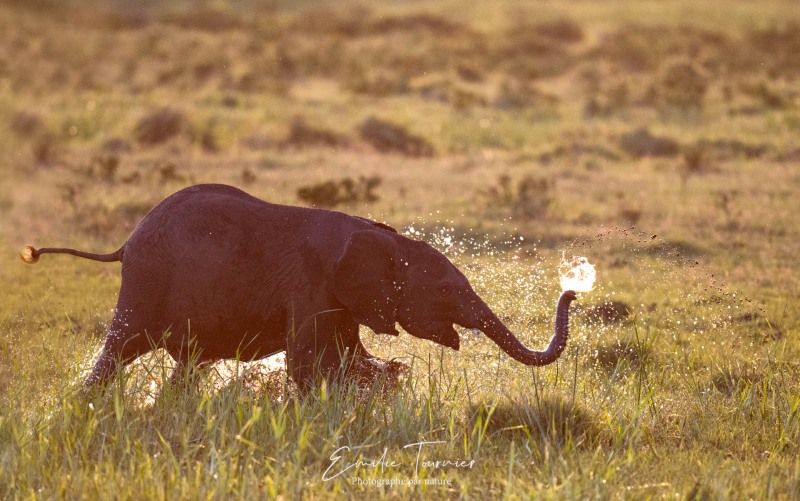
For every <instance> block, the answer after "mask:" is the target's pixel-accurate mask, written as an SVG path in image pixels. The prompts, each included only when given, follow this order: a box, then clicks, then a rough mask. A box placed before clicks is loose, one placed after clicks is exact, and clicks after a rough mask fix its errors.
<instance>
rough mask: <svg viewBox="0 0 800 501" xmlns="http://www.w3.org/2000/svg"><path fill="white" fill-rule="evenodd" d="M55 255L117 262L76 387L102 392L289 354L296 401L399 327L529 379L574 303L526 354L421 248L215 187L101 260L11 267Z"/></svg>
mask: <svg viewBox="0 0 800 501" xmlns="http://www.w3.org/2000/svg"><path fill="white" fill-rule="evenodd" d="M58 253H61V254H71V255H73V256H78V257H82V258H87V259H91V260H95V261H101V262H116V261H120V262H122V283H121V286H120V290H119V295H118V300H117V305H116V308H115V310H114V315H113V318H112V320H111V323H110V325H109V327H108V331H107V335H106V337H105V341H104V344H103V348H102V350H101V352H100V355H99V358H98V360H97V361H96V363H95V365H94V368H93V370H92V372H91V374H90V375H89V376H88V377H87V378H86V380H85V381H84V385H85V386H86V387H93V386H96V385H103V384H104V383H105V382H106V381H107V380H109V379H110V378H111V377H113V376H114V375H115V374H116V371H117V370H119V369H121V368H122V367H124V366H125V365H127V364H128V363H130V362H131V361H133V360H134V359H136V358H137V357H139V356H140V355H142V354H145V353H147V352H149V351H150V350H152V349H154V348H164V349H166V351H167V352H168V353H169V355H170V356H171V357H172V358H173V359H175V361H176V369H175V371H176V373H177V371H180V370H182V369H185V368H192V367H196V366H198V365H202V364H208V363H213V362H215V361H217V360H222V359H231V358H238V359H241V360H254V359H258V358H262V357H267V356H270V355H273V354H276V353H279V352H286V365H287V372H288V374H289V376H290V377H291V379H292V380H293V381H294V382H295V383H296V384H297V385H298V386H299V387H300V388H310V387H312V386H313V385H314V384H315V383H319V382H321V379H322V378H325V379H327V380H328V381H330V382H336V381H339V380H340V379H339V378H344V380H348V379H347V378H348V376H352V375H353V373H354V371H355V369H353V367H357V366H358V364H359V363H360V364H361V365H362V366H363V364H364V363H367V362H372V363H373V365H375V366H380V364H376V363H375V361H376V359H375V358H374V357H373V356H372V355H371V354H370V353H369V352H368V351H367V349H366V348H365V347H364V345H363V344H362V342H361V339H360V337H359V325H360V324H361V325H365V326H367V327H369V328H370V329H371V330H372V331H374V332H375V333H376V334H389V335H392V336H397V335H398V334H399V332H398V330H397V324H399V325H400V326H401V327H402V328H403V329H404V330H405V331H406V332H408V333H410V334H412V335H413V336H416V337H419V338H423V339H428V340H431V341H434V342H436V343H439V344H440V345H443V346H446V347H448V348H452V349H453V350H458V349H459V345H460V338H459V334H458V332H457V331H456V330H455V329H454V324H457V325H460V326H462V327H464V328H467V329H478V330H480V331H482V332H483V333H484V334H485V335H486V336H488V337H489V338H490V339H491V340H492V341H494V342H495V343H496V344H497V345H498V346H499V347H500V348H501V349H502V350H503V351H504V352H505V353H507V354H508V355H510V356H511V357H513V358H514V359H515V360H517V361H519V362H521V363H523V364H525V365H531V366H542V365H546V364H549V363H552V362H553V361H555V360H556V359H558V358H559V356H560V355H561V353H562V351H563V350H564V348H565V347H566V343H567V338H568V336H569V306H570V303H571V302H572V301H573V300H574V299H576V295H575V292H573V291H566V292H564V293H562V294H561V296H560V298H559V300H558V305H557V313H556V319H555V333H554V335H553V337H552V338H551V340H550V343H549V346H548V347H547V349H546V350H545V351H541V352H540V351H532V350H530V349H528V348H526V347H525V346H524V345H523V344H522V343H521V342H520V341H519V340H518V339H517V337H516V336H515V335H514V334H513V333H512V332H511V331H510V330H509V329H508V328H507V327H506V326H505V325H504V324H503V322H502V321H501V320H500V319H499V318H498V316H497V315H496V314H495V313H494V312H493V311H492V310H491V309H490V308H489V306H487V304H486V303H485V302H484V301H483V300H482V299H481V298H480V297H479V296H478V294H477V293H476V292H475V291H474V290H473V289H472V287H471V286H470V283H469V281H468V280H467V278H466V277H465V276H464V274H463V273H461V271H459V270H458V268H456V266H455V265H453V264H452V263H451V262H450V261H449V260H448V259H447V258H446V257H445V256H444V255H443V254H442V253H440V252H439V251H437V250H436V249H434V248H433V247H432V246H430V245H429V244H428V243H426V242H423V241H419V240H414V239H411V238H408V237H406V236H404V235H401V234H399V233H398V232H397V231H396V230H394V229H393V228H391V227H390V226H388V225H386V224H382V223H378V222H375V221H371V220H368V219H364V218H361V217H356V216H350V215H347V214H344V213H341V212H336V211H332V210H325V209H319V208H307V207H294V206H288V205H278V204H273V203H269V202H266V201H263V200H260V199H258V198H255V197H253V196H251V195H249V194H247V193H245V192H244V191H242V190H240V189H238V188H235V187H232V186H226V185H221V184H199V185H194V186H190V187H187V188H184V189H182V190H180V191H178V192H176V193H174V194H172V195H170V196H169V197H167V198H166V199H164V200H163V201H162V202H160V203H159V204H158V205H157V206H156V207H154V208H153V209H152V210H151V211H150V212H149V213H148V214H147V215H145V217H144V218H143V219H142V220H141V221H140V222H139V224H138V225H137V226H136V228H135V229H134V230H133V232H132V233H131V235H130V237H129V238H128V240H127V241H126V242H125V243H124V244H123V245H122V247H120V248H119V249H118V250H117V251H115V252H112V253H110V254H94V253H90V252H84V251H79V250H76V249H70V248H40V249H36V248H34V247H32V246H28V247H26V248H25V249H24V250H23V251H22V252H21V253H20V255H21V257H22V259H23V260H24V261H26V262H28V263H34V262H36V261H38V260H39V258H40V256H41V255H43V254H58ZM348 360H355V361H356V362H358V363H356V364H355V365H353V364H348V363H346V362H347V361H348ZM190 361H191V362H190ZM356 372H357V371H356ZM362 372H363V371H362ZM362 375H363V374H362ZM355 376H356V377H357V376H358V374H355Z"/></svg>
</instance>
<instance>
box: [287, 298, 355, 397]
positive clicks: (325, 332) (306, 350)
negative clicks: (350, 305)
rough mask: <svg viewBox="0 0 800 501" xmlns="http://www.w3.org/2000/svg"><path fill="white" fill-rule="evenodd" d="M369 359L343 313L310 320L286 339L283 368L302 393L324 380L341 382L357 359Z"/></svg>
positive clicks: (325, 313) (326, 313)
mask: <svg viewBox="0 0 800 501" xmlns="http://www.w3.org/2000/svg"><path fill="white" fill-rule="evenodd" d="M365 354H366V356H370V355H369V353H367V352H366V350H365V349H364V346H363V345H362V344H361V340H360V339H359V337H358V324H357V323H355V322H354V321H353V320H352V319H351V318H350V314H349V313H348V312H346V311H344V310H336V311H326V312H322V313H318V314H316V315H311V316H309V317H308V318H307V319H306V320H304V321H303V322H302V323H301V324H300V325H299V326H297V327H296V328H295V330H294V331H290V332H289V333H288V335H287V343H286V365H287V368H288V371H289V374H290V375H291V377H292V379H293V380H294V382H295V383H296V384H297V385H298V386H299V387H300V388H301V390H303V391H307V390H309V389H311V388H313V387H314V386H315V385H316V384H317V383H319V382H320V381H321V379H322V378H325V379H326V380H327V381H328V383H329V384H332V383H336V382H342V381H343V378H345V377H346V376H347V375H348V373H350V372H351V371H352V368H353V367H354V366H356V365H357V364H358V360H359V359H363V358H364V357H365Z"/></svg>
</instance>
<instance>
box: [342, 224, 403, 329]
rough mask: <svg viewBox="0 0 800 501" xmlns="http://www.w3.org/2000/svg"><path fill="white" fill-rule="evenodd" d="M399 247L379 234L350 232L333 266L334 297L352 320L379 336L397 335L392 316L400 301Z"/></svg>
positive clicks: (387, 237)
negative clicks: (346, 310) (342, 250)
mask: <svg viewBox="0 0 800 501" xmlns="http://www.w3.org/2000/svg"><path fill="white" fill-rule="evenodd" d="M399 249H400V246H399V245H398V244H397V242H396V241H395V239H394V238H392V236H390V235H389V234H387V233H385V232H382V231H372V230H363V231H357V232H355V233H353V234H352V235H351V236H350V238H349V239H348V240H347V244H346V245H345V248H344V252H342V256H341V257H340V258H339V261H338V263H336V270H335V272H334V277H333V285H334V294H336V298H337V299H338V300H339V301H341V302H342V304H344V305H345V307H346V308H347V309H348V310H349V311H350V314H351V315H352V316H353V320H355V321H356V322H358V323H359V324H363V325H366V326H367V327H369V328H370V329H372V330H373V331H375V332H376V333H378V334H392V335H395V336H397V335H398V332H397V329H396V328H395V317H396V311H397V303H398V302H399V300H400V282H401V281H400V277H398V274H399V270H398V267H399V265H400V261H401V258H400V257H399Z"/></svg>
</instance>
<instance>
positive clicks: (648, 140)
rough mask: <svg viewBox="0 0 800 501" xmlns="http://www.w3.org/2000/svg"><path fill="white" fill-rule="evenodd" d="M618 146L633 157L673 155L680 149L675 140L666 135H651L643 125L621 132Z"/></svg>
mask: <svg viewBox="0 0 800 501" xmlns="http://www.w3.org/2000/svg"><path fill="white" fill-rule="evenodd" d="M619 146H620V148H622V150H623V151H625V152H626V153H628V154H629V155H631V156H634V157H665V156H674V155H677V154H678V152H679V151H680V145H679V144H678V142H677V141H675V140H674V139H672V138H668V137H659V136H653V135H652V134H650V131H649V130H647V128H645V127H642V128H640V129H637V130H635V131H633V132H629V133H627V134H623V135H622V137H621V138H620V144H619Z"/></svg>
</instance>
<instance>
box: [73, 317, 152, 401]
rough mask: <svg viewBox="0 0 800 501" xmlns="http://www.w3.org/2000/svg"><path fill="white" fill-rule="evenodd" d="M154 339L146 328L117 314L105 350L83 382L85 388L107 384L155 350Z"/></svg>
mask: <svg viewBox="0 0 800 501" xmlns="http://www.w3.org/2000/svg"><path fill="white" fill-rule="evenodd" d="M154 347H155V346H154V343H153V340H152V338H151V337H150V336H149V335H148V333H147V332H146V330H145V328H144V327H137V326H134V325H133V324H130V323H129V322H127V321H125V320H124V319H123V318H121V315H120V312H119V310H118V311H117V312H116V313H115V315H114V319H113V320H112V321H111V327H109V329H108V334H107V335H106V340H105V344H104V345H103V350H102V351H101V352H100V357H99V358H98V359H97V362H95V364H94V369H92V373H91V374H90V375H89V377H87V378H86V380H85V381H84V382H83V385H84V386H85V387H91V386H97V385H103V384H105V383H106V382H107V381H108V380H109V378H111V377H113V376H114V374H116V372H117V370H119V369H120V368H121V367H125V366H126V365H128V364H129V363H131V362H133V361H134V360H135V359H136V358H137V357H139V356H140V355H143V354H145V353H147V352H148V351H150V350H152V349H153V348H154Z"/></svg>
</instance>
